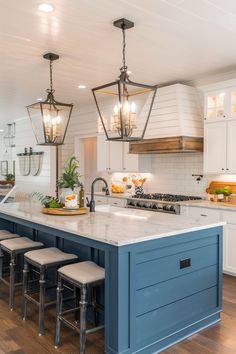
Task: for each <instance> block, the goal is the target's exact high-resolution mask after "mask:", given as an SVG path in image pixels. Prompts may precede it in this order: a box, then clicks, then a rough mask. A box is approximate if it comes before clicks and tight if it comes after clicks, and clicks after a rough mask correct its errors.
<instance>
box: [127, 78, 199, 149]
mask: <svg viewBox="0 0 236 354" xmlns="http://www.w3.org/2000/svg"><path fill="white" fill-rule="evenodd" d="M143 109H144V112H145V110H146V109H147V108H146V107H145V105H144V108H143ZM199 151H203V109H202V106H201V104H200V94H199V91H198V90H197V89H196V88H195V87H192V86H188V85H183V84H174V85H168V86H163V87H161V88H159V89H157V94H156V97H155V100H154V103H153V108H152V112H151V115H150V119H149V122H148V126H147V130H146V133H145V139H144V140H141V141H136V142H135V141H134V142H130V144H129V152H130V153H132V154H164V153H182V152H199Z"/></svg>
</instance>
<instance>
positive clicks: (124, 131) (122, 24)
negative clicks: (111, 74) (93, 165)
mask: <svg viewBox="0 0 236 354" xmlns="http://www.w3.org/2000/svg"><path fill="white" fill-rule="evenodd" d="M113 25H114V26H115V27H118V28H120V29H121V30H122V35H123V54H122V55H123V65H122V67H121V69H120V76H119V77H118V80H116V81H114V82H111V83H108V84H105V85H102V86H99V87H96V88H94V89H92V92H93V96H94V99H95V103H96V107H97V110H98V114H99V118H100V120H101V123H102V126H103V129H104V131H105V134H106V137H107V140H113V141H135V140H142V139H143V138H144V134H145V131H146V128H147V124H148V121H149V117H150V114H151V110H152V106H153V102H154V98H155V94H156V90H157V86H150V85H145V84H140V83H135V82H133V81H131V80H130V79H129V75H128V67H127V65H126V38H125V31H126V30H127V29H129V28H132V27H134V23H133V22H131V21H129V20H127V19H125V18H122V19H119V20H117V21H114V22H113Z"/></svg>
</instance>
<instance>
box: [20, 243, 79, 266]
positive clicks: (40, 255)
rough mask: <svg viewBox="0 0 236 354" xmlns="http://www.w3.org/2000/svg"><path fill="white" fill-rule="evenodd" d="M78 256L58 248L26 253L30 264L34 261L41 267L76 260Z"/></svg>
mask: <svg viewBox="0 0 236 354" xmlns="http://www.w3.org/2000/svg"><path fill="white" fill-rule="evenodd" d="M77 258H78V256H76V255H75V254H70V253H65V252H62V251H61V250H59V249H58V248H56V247H49V248H43V249H41V250H37V251H30V252H27V253H25V259H27V260H28V262H30V261H32V262H33V263H37V264H38V265H40V266H50V265H51V264H53V265H55V264H57V263H60V264H61V263H63V262H67V261H72V260H76V259H77Z"/></svg>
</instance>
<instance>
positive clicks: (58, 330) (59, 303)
mask: <svg viewBox="0 0 236 354" xmlns="http://www.w3.org/2000/svg"><path fill="white" fill-rule="evenodd" d="M62 291H63V287H62V282H61V278H60V276H59V279H58V286H57V310H56V311H57V314H56V333H55V344H54V345H55V348H58V347H59V345H60V338H61V320H60V316H61V313H62V302H63V299H62V298H63V295H62Z"/></svg>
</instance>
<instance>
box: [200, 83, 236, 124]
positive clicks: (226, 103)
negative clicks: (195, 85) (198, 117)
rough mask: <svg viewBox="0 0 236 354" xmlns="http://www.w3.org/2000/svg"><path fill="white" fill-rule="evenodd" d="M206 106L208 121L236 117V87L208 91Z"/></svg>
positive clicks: (206, 118)
mask: <svg viewBox="0 0 236 354" xmlns="http://www.w3.org/2000/svg"><path fill="white" fill-rule="evenodd" d="M204 106H205V115H204V117H205V120H206V121H209V122H214V121H219V120H224V119H236V87H235V88H227V89H222V90H217V91H211V92H208V93H206V95H205V105H204Z"/></svg>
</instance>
